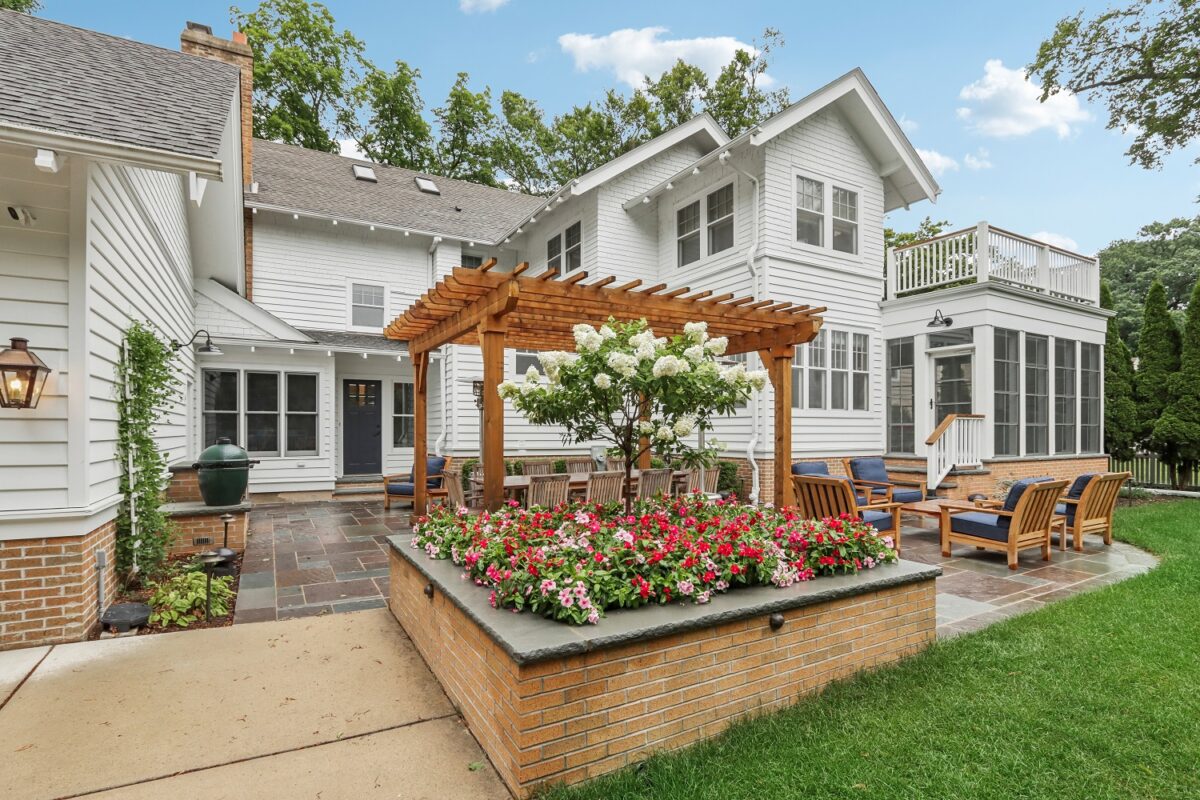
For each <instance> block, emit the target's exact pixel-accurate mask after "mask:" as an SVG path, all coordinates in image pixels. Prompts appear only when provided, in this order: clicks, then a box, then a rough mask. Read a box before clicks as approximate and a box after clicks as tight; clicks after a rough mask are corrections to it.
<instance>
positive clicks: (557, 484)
mask: <svg viewBox="0 0 1200 800" xmlns="http://www.w3.org/2000/svg"><path fill="white" fill-rule="evenodd" d="M570 488H571V476H570V475H568V474H567V473H565V472H559V473H556V474H554V475H530V476H529V491H527V492H526V493H525V507H526V508H533V507H534V506H541V507H542V508H554V507H556V506H559V505H562V504H563V503H565V502H567V493H568V492H569V490H570Z"/></svg>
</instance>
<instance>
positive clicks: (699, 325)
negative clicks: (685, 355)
mask: <svg viewBox="0 0 1200 800" xmlns="http://www.w3.org/2000/svg"><path fill="white" fill-rule="evenodd" d="M683 335H684V336H686V337H687V338H688V339H689V340H691V341H693V342H696V343H697V344H704V340H705V339H707V338H708V323H707V322H689V323H687V324H686V325H684V326H683Z"/></svg>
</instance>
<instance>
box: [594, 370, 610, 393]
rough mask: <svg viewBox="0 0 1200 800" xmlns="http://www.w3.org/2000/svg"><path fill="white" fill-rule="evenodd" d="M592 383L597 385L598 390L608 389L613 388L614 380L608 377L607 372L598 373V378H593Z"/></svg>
mask: <svg viewBox="0 0 1200 800" xmlns="http://www.w3.org/2000/svg"><path fill="white" fill-rule="evenodd" d="M592 383H594V384H596V388H597V389H607V388H608V387H610V386H612V378H610V377H608V373H607V372H598V373H596V377H594V378H592Z"/></svg>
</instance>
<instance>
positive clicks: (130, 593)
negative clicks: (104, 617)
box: [88, 553, 242, 641]
mask: <svg viewBox="0 0 1200 800" xmlns="http://www.w3.org/2000/svg"><path fill="white" fill-rule="evenodd" d="M194 559H195V556H189V555H184V556H173V557H171V558H170V559H169V563H171V564H186V563H189V562H191V561H192V560H194ZM233 563H234V565H235V566H236V567H237V571H236V572H235V573H234V575H233V576H232V577H233V580H232V582H231V583H230V584H229V588H230V590H231V591H232V592H233V596H232V597H230V598H229V613H228V614H224V615H222V616H219V617H217V616H214V617H213V618H212V621H211V622H205V621H204V619H203V618H201V619H198V620H196V621H195V622H192V623H190V624H189V625H188V626H187V627H186V628H181V627H179V626H178V625H170V626H163V625H145V626H143V627H141V628H138V631H137V635H138V636H149V635H151V634H156V633H176V632H178V631H194V630H203V629H205V628H226V627H229V626H230V625H232V624H233V612H234V610H235V609H236V607H237V592H238V583H239V582H240V581H241V577H242V554H241V553H238V555H237V558H235V559H234V561H233ZM151 593H152V592H151V590H150V588H149V587H146V586H137V587H130V588H129V589H126V590H118V591H117V596H116V597H115V598H114V599H113V605H116V604H117V603H149V602H150V595H151ZM103 632H104V626H103V625H99V624H97V625H96V627H95V629H94V630H92V632H91V634H90V635H89V636H88V640H89V641H92V640H95V639H99V638H100V635H101V634H102V633H103Z"/></svg>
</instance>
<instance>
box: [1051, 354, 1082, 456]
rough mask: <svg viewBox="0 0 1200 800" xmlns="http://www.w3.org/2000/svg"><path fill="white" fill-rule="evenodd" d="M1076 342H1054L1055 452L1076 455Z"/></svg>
mask: <svg viewBox="0 0 1200 800" xmlns="http://www.w3.org/2000/svg"><path fill="white" fill-rule="evenodd" d="M1076 446H1077V444H1076V441H1075V342H1074V340H1072V339H1057V338H1056V339H1055V340H1054V452H1056V453H1074V452H1075V450H1076Z"/></svg>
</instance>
